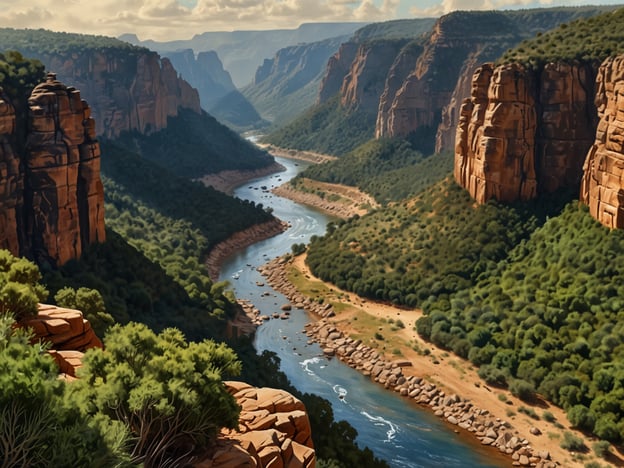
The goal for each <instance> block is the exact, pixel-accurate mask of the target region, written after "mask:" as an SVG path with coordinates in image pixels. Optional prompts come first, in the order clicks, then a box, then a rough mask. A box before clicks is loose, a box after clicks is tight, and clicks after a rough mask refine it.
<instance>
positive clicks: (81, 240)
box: [0, 74, 105, 265]
mask: <svg viewBox="0 0 624 468" xmlns="http://www.w3.org/2000/svg"><path fill="white" fill-rule="evenodd" d="M26 112H27V113H28V115H27V116H22V117H21V118H18V116H17V115H16V112H15V108H14V106H13V105H12V103H11V102H10V101H9V100H8V98H6V96H2V98H1V99H0V141H2V145H0V163H1V165H0V168H1V171H2V182H0V187H1V188H2V190H1V193H0V207H1V209H0V212H1V213H2V215H1V217H0V234H1V235H2V247H4V248H7V249H8V250H10V251H11V253H12V254H14V255H19V256H26V257H29V258H33V259H35V260H36V261H37V262H39V263H42V262H48V263H51V264H53V265H60V264H63V263H65V262H67V261H68V260H70V259H74V258H78V257H79V256H80V254H81V253H82V249H83V247H85V246H87V245H89V244H91V243H95V242H103V241H104V240H105V230H104V191H103V187H102V182H101V180H100V148H99V144H98V142H97V140H96V139H95V122H94V121H93V119H92V118H91V116H90V112H91V109H90V107H89V106H88V104H87V103H86V102H85V101H84V100H82V99H81V96H80V92H79V91H78V90H76V89H75V88H73V87H67V86H65V85H64V84H62V83H61V82H59V81H57V80H56V77H55V75H54V74H48V78H47V80H46V82H44V83H42V84H40V85H38V86H36V87H35V89H34V90H33V92H32V94H31V96H30V98H29V100H28V109H27V111H26ZM18 122H19V123H18ZM22 122H24V124H23V125H26V126H27V128H26V129H23V131H18V129H17V126H18V125H22Z"/></svg>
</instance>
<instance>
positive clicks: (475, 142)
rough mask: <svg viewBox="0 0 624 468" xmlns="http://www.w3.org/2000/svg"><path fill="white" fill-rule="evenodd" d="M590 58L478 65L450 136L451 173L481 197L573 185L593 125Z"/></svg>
mask: <svg viewBox="0 0 624 468" xmlns="http://www.w3.org/2000/svg"><path fill="white" fill-rule="evenodd" d="M594 70H595V67H594V66H593V64H579V63H577V64H572V65H570V64H564V63H553V64H548V65H546V66H545V67H544V68H543V69H542V70H539V71H533V70H527V69H525V68H524V67H523V66H522V65H519V64H507V65H501V66H498V67H496V68H493V66H492V65H491V64H485V65H483V66H482V67H480V68H479V69H477V71H476V72H475V74H474V76H473V81H472V90H471V97H470V98H469V99H467V100H466V101H465V102H464V104H463V105H462V108H461V111H460V117H459V124H458V127H457V135H456V141H455V168H454V172H455V179H456V180H457V182H458V183H459V184H460V185H462V186H463V187H465V188H466V189H467V190H468V191H469V192H470V194H471V195H472V196H473V197H474V198H475V199H476V200H477V201H478V202H479V203H485V202H486V201H487V200H489V199H491V198H495V199H497V200H499V201H504V202H512V201H516V200H529V199H532V198H534V197H536V196H537V195H538V194H539V193H550V192H553V191H555V190H557V189H559V188H562V187H570V188H576V187H578V184H579V183H580V180H581V176H582V162H581V161H583V160H584V157H585V154H586V153H587V150H588V148H589V146H590V145H591V141H592V135H593V134H594V129H595V126H596V124H595V118H594V117H593V116H595V108H594V105H593V102H592V96H593V89H594V85H593V83H594V77H595V71H594Z"/></svg>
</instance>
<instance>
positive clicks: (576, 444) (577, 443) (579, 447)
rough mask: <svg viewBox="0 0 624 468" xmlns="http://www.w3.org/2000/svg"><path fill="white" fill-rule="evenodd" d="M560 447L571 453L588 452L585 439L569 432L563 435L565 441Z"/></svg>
mask: <svg viewBox="0 0 624 468" xmlns="http://www.w3.org/2000/svg"><path fill="white" fill-rule="evenodd" d="M560 446H561V448H562V449H565V450H568V451H570V452H584V451H585V450H587V447H586V446H585V442H583V439H581V438H580V437H578V436H576V435H574V434H572V433H571V432H568V431H566V432H564V433H563V440H562V441H561V444H560Z"/></svg>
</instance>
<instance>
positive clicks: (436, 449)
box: [221, 158, 509, 468]
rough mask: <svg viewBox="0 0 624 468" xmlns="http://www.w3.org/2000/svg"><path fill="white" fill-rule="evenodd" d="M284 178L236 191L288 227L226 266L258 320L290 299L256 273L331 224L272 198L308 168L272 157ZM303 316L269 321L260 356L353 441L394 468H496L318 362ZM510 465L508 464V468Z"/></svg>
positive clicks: (414, 413) (395, 401) (438, 427)
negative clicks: (273, 359) (352, 434)
mask: <svg viewBox="0 0 624 468" xmlns="http://www.w3.org/2000/svg"><path fill="white" fill-rule="evenodd" d="M276 160H277V161H278V162H279V163H280V164H282V165H283V166H284V167H286V171H284V172H280V173H276V174H273V175H270V176H267V177H262V178H260V179H257V180H254V181H251V182H248V183H246V184H245V185H244V186H241V187H239V188H238V189H237V190H236V191H235V195H236V196H238V197H239V198H243V199H248V200H253V201H255V202H256V204H258V203H262V204H263V205H264V206H265V207H271V208H272V209H273V212H274V214H275V215H276V216H277V217H278V218H280V219H282V220H284V221H287V222H289V223H290V225H291V226H292V227H291V228H290V229H288V231H286V232H284V233H282V234H280V235H279V236H276V237H273V238H271V239H267V240H265V241H262V242H258V243H256V244H253V245H252V246H250V247H248V248H247V249H245V250H244V251H242V252H239V253H237V254H235V255H233V256H231V257H229V258H228V259H227V261H226V262H225V263H224V264H223V267H222V269H221V279H222V280H225V279H227V280H230V283H231V284H232V288H233V289H234V291H235V293H236V296H237V297H238V298H241V299H248V300H250V301H252V302H253V303H254V305H255V306H256V307H257V308H258V309H260V310H261V311H262V313H263V314H268V315H270V314H272V313H273V312H278V311H279V307H280V305H282V304H284V303H286V302H287V300H286V299H285V298H284V297H283V296H282V295H281V294H279V293H277V292H275V291H274V290H272V289H271V288H270V287H268V286H258V284H261V283H263V282H264V279H263V277H262V276H261V275H260V274H259V273H258V272H257V271H256V267H257V266H260V265H262V264H264V263H266V262H267V261H268V260H269V259H271V258H273V257H276V256H279V255H282V254H284V253H287V252H289V251H290V247H291V245H292V244H294V243H301V242H304V243H307V242H308V241H309V239H310V237H311V236H313V235H322V234H323V233H324V232H325V226H326V225H327V223H328V222H329V221H331V218H330V217H328V216H326V215H324V214H323V213H320V212H318V211H316V210H314V209H311V208H309V207H306V206H303V205H299V204H297V203H295V202H292V201H290V200H287V199H284V198H281V197H278V196H276V195H273V194H271V193H270V192H269V190H270V189H271V188H273V187H275V186H278V185H280V184H282V183H284V182H286V181H287V180H289V179H291V178H292V177H294V176H295V175H296V173H297V172H298V171H300V170H302V169H303V168H305V167H306V166H307V165H309V164H308V163H305V162H298V161H294V160H289V159H283V158H276ZM308 321H309V319H308V317H307V316H306V313H305V312H303V311H301V310H293V311H292V312H291V318H290V319H289V320H270V321H269V322H266V323H265V324H264V325H262V326H261V327H260V328H259V329H258V331H257V333H256V342H255V344H256V348H257V350H258V351H259V352H261V351H263V350H265V349H268V350H271V351H274V352H275V353H277V355H278V356H279V357H280V359H281V367H282V370H283V371H284V372H285V373H286V375H287V376H288V378H289V379H290V381H291V382H292V383H293V385H294V386H295V387H297V388H299V389H300V390H302V391H305V392H309V393H315V394H318V395H320V396H322V397H323V398H326V399H327V400H329V401H330V402H331V404H332V407H333V409H334V416H335V418H336V419H337V420H343V419H344V420H346V421H348V422H349V423H351V425H352V426H354V427H355V428H356V429H357V431H358V438H357V442H358V444H359V445H360V446H368V447H369V448H370V449H371V450H372V451H373V452H374V453H375V455H376V456H377V457H379V458H382V459H384V460H386V461H387V462H388V463H389V464H390V465H391V466H393V467H423V468H430V467H440V468H442V467H443V468H450V467H500V466H505V463H504V462H503V461H502V460H501V459H500V458H495V459H493V457H492V452H491V451H486V450H485V449H482V448H481V446H480V445H478V442H477V441H476V440H475V441H474V442H473V441H471V440H466V438H465V437H460V436H459V435H457V434H455V433H454V432H453V430H452V429H451V428H450V427H449V426H447V425H446V424H445V423H444V422H442V421H441V420H440V419H438V418H436V417H435V416H433V414H431V413H430V412H429V411H426V410H424V409H421V408H418V407H417V406H416V405H415V404H412V403H410V402H409V401H408V400H407V399H405V398H402V397H400V396H398V395H397V394H396V393H394V392H391V391H388V390H384V389H383V388H382V387H381V386H380V385H377V384H375V383H373V382H371V381H370V380H369V379H367V378H366V377H364V376H362V375H361V374H360V373H359V372H357V371H355V370H353V369H351V368H350V367H348V366H346V365H345V364H343V363H342V362H340V361H339V360H337V359H331V360H328V359H326V358H325V357H323V355H322V352H321V349H320V348H319V347H318V346H317V345H316V344H314V345H308V344H307V342H308V338H307V336H306V335H304V334H303V333H302V330H303V326H304V325H305V323H307V322H308ZM507 465H509V463H507Z"/></svg>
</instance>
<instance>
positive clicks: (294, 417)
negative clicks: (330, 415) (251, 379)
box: [195, 382, 316, 468]
mask: <svg viewBox="0 0 624 468" xmlns="http://www.w3.org/2000/svg"><path fill="white" fill-rule="evenodd" d="M225 385H226V387H227V388H228V391H229V392H230V393H231V394H232V395H233V396H234V398H236V401H237V402H238V404H239V405H240V406H241V414H240V418H239V428H238V430H227V429H224V430H222V431H221V434H220V435H219V436H218V439H217V446H216V449H215V453H214V455H213V456H212V457H211V458H210V459H208V460H204V461H202V462H201V463H197V464H196V465H195V466H196V467H197V468H217V467H221V468H227V467H235V466H236V467H258V468H269V467H293V468H294V467H301V468H314V466H316V458H315V452H314V444H313V442H312V435H311V428H310V421H309V419H308V415H307V413H306V409H305V406H304V405H303V403H302V402H301V401H300V400H298V399H296V398H295V397H293V396H292V395H291V394H290V393H288V392H285V391H283V390H276V389H272V388H255V387H252V386H251V385H248V384H246V383H243V382H225Z"/></svg>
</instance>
